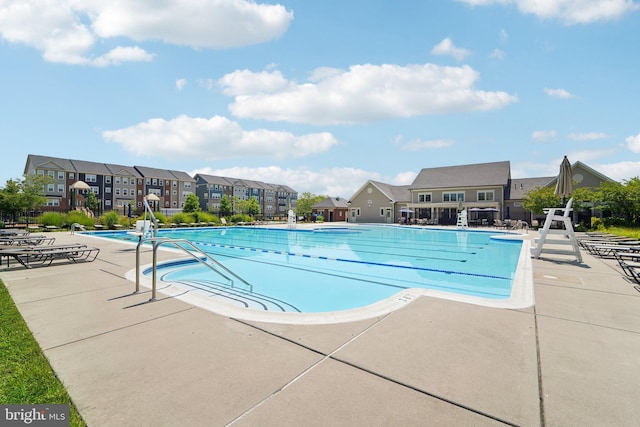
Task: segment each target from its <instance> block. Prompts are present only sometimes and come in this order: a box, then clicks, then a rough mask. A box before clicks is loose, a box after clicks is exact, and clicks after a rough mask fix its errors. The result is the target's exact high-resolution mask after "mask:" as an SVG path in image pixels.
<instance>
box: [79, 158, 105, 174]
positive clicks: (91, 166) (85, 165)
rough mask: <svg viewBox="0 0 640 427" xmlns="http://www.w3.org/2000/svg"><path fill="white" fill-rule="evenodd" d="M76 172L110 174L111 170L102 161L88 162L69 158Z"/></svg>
mask: <svg viewBox="0 0 640 427" xmlns="http://www.w3.org/2000/svg"><path fill="white" fill-rule="evenodd" d="M70 162H71V164H73V167H74V169H75V171H76V172H79V173H89V174H95V175H111V171H110V170H109V168H108V167H107V165H105V164H104V163H97V162H88V161H85V160H70Z"/></svg>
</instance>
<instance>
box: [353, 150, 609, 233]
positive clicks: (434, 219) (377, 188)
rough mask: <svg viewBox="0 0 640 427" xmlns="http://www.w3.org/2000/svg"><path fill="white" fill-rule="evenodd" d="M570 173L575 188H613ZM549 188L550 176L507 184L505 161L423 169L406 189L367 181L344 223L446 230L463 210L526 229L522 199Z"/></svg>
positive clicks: (585, 169) (580, 170) (586, 173)
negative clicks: (405, 221) (407, 223)
mask: <svg viewBox="0 0 640 427" xmlns="http://www.w3.org/2000/svg"><path fill="white" fill-rule="evenodd" d="M571 168H572V171H573V179H574V183H575V186H576V188H579V187H588V188H593V189H596V188H598V187H599V186H600V183H602V182H605V181H610V182H614V181H613V180H612V179H611V178H608V177H606V176H605V175H603V174H601V173H600V172H598V171H596V170H594V169H592V168H590V167H589V166H587V165H585V164H584V163H582V162H580V161H577V162H575V163H573V164H572V165H571ZM555 183H556V177H555V176H552V177H535V178H518V179H512V178H511V164H510V162H508V161H503V162H492V163H478V164H471V165H458V166H446V167H436V168H424V169H422V170H421V171H420V172H419V173H418V175H417V176H416V178H415V179H414V181H413V183H412V184H410V185H408V186H395V185H391V184H385V183H382V182H377V181H372V180H369V181H367V182H366V183H365V184H364V185H363V186H362V187H360V189H359V190H358V191H356V193H354V194H353V195H352V196H351V198H350V199H349V201H348V202H347V204H348V206H349V219H348V220H349V222H377V223H394V222H399V221H400V220H401V219H402V218H409V219H413V220H420V221H421V222H422V223H431V224H442V225H446V224H455V222H456V219H457V212H458V210H460V209H468V210H469V211H470V212H471V213H472V214H473V215H474V216H475V217H477V218H478V219H485V220H489V221H488V222H490V220H492V219H506V218H510V219H520V220H525V221H527V222H529V223H531V220H532V219H536V218H532V214H531V212H528V211H525V209H524V208H523V207H522V201H523V199H524V197H525V195H526V193H527V192H528V191H530V190H534V189H535V188H538V187H553V186H555ZM480 217H482V218H480Z"/></svg>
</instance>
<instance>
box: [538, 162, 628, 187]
mask: <svg viewBox="0 0 640 427" xmlns="http://www.w3.org/2000/svg"><path fill="white" fill-rule="evenodd" d="M578 168H582V169H584V170H585V171H587V172H589V173H590V174H592V175H594V176H596V177H598V179H600V180H601V181H605V182H606V181H608V182H616V180H614V179H611V178H609V177H608V176H606V175H603V174H601V173H600V172H598V171H597V170H595V169H593V168H591V167H589V166H587V165H585V164H584V163H582V162H581V161H579V160H578V161H576V162H574V163H573V164H572V165H571V170H572V171H573V173H574V174H575V170H576V169H578ZM557 180H558V177H557V176H554V177H551V179H550V180H549V182H548V183H547V186H551V185H556V181H557Z"/></svg>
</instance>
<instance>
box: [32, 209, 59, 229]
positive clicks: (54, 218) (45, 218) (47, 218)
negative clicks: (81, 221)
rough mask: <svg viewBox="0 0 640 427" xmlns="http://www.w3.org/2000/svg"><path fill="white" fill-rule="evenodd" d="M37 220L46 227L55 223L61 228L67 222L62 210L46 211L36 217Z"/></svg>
mask: <svg viewBox="0 0 640 427" xmlns="http://www.w3.org/2000/svg"><path fill="white" fill-rule="evenodd" d="M36 221H37V222H38V224H42V225H44V226H45V227H46V226H48V225H53V226H56V227H60V228H61V227H62V226H63V225H64V224H65V215H64V214H61V213H60V212H45V213H43V214H42V215H40V216H39V217H38V218H36Z"/></svg>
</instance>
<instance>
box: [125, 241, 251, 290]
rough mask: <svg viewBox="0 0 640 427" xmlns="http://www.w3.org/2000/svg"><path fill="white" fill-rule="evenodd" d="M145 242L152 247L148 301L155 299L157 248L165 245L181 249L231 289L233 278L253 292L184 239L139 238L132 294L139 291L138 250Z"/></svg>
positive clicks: (232, 273) (246, 283)
mask: <svg viewBox="0 0 640 427" xmlns="http://www.w3.org/2000/svg"><path fill="white" fill-rule="evenodd" d="M145 242H151V244H152V245H153V261H152V266H151V268H152V283H151V299H150V301H154V300H155V299H156V276H157V266H158V248H159V247H160V246H162V245H165V244H169V245H173V246H175V247H176V248H179V249H181V250H182V251H183V252H185V253H186V254H188V255H189V256H191V257H192V258H193V259H195V260H197V261H198V262H200V263H201V264H203V265H206V266H207V267H209V268H210V269H211V270H212V271H214V272H215V273H217V274H219V275H220V276H222V277H224V278H225V279H226V280H228V281H229V282H230V285H231V288H234V287H235V283H234V279H233V278H235V279H237V280H238V281H240V282H242V283H244V284H245V285H246V286H247V287H248V289H249V292H253V285H252V284H250V283H249V282H247V281H246V280H244V279H243V278H242V277H240V276H238V275H237V274H236V273H234V272H233V271H231V270H229V269H228V268H227V267H225V266H224V265H222V264H220V263H219V262H218V261H216V260H215V259H213V258H212V257H211V256H210V255H209V254H207V253H206V252H203V251H202V250H200V248H198V247H197V246H196V245H194V244H193V243H192V242H191V241H189V240H186V239H169V238H167V237H152V238H148V239H143V238H141V239H140V240H139V241H138V245H137V246H136V290H135V292H134V293H137V292H139V291H140V248H141V247H142V244H143V243H145ZM182 245H187V246H189V247H191V248H192V249H193V250H194V251H195V252H196V253H194V252H192V251H190V250H189V249H187V248H185V247H184V246H182ZM216 267H217V268H216ZM218 269H220V270H223V271H224V272H223V271H220V270H218ZM225 273H226V274H225Z"/></svg>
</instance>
